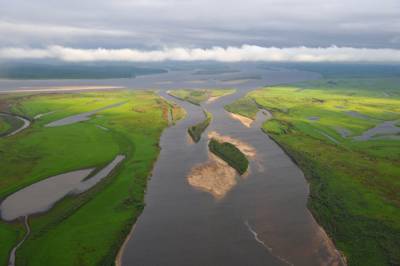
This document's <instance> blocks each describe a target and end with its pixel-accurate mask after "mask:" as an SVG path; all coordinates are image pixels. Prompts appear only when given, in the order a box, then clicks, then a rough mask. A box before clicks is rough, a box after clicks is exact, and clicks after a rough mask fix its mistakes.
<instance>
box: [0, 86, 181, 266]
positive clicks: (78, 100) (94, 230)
mask: <svg viewBox="0 0 400 266" xmlns="http://www.w3.org/2000/svg"><path fill="white" fill-rule="evenodd" d="M122 101H127V103H126V104H124V105H121V106H118V107H115V108H111V109H107V110H103V111H101V112H99V113H97V114H95V115H93V116H92V117H91V119H90V120H88V121H85V122H81V123H75V124H71V125H66V126H61V127H51V128H50V127H44V125H46V124H47V123H49V122H51V121H55V120H57V119H60V118H64V117H67V116H70V115H74V114H79V113H82V112H87V111H92V110H95V109H98V108H101V107H104V106H107V105H110V104H113V103H117V102H122ZM0 102H1V103H3V104H1V105H0V106H2V107H7V108H8V109H7V110H1V111H11V112H13V113H17V114H21V115H24V116H27V117H30V118H34V117H35V116H37V115H39V114H46V115H44V116H42V117H40V118H39V119H37V120H34V122H33V123H32V126H31V127H29V128H28V129H25V130H24V131H22V132H20V133H18V134H16V135H15V136H11V137H4V138H0V154H1V160H0V169H1V172H0V199H1V198H5V197H6V196H7V195H10V194H11V193H13V192H15V191H17V190H18V189H21V188H23V187H25V186H28V185H30V184H32V183H34V182H37V181H39V180H42V179H44V178H47V177H49V176H53V175H57V174H60V173H64V172H68V171H72V170H77V169H81V168H89V167H100V166H103V165H105V164H107V163H108V162H110V161H111V160H112V159H113V158H114V157H115V156H116V155H117V154H125V155H126V159H125V160H124V162H123V163H122V164H121V165H120V166H119V167H118V168H117V169H116V170H115V171H114V172H113V173H112V174H111V175H110V176H109V177H107V178H105V179H104V180H103V181H102V182H100V183H99V184H98V185H96V186H95V187H94V188H92V189H91V190H89V191H87V192H85V193H83V194H80V195H78V196H75V197H67V198H65V199H64V200H62V201H61V202H59V203H58V204H56V206H55V207H54V208H53V209H52V210H51V211H49V212H47V213H45V214H41V215H37V216H34V217H30V225H31V230H32V233H31V236H30V237H29V238H28V240H27V241H26V242H25V243H24V244H23V245H22V246H21V247H20V249H19V250H18V252H17V265H111V264H113V262H114V258H115V255H116V254H117V251H118V248H119V246H120V244H121V243H122V241H123V240H124V237H125V236H126V235H127V233H128V232H129V230H130V228H131V226H132V223H134V222H135V220H136V218H137V217H138V215H139V213H140V212H141V210H142V209H143V206H144V203H143V197H144V191H145V187H146V182H147V177H148V176H149V173H150V171H151V169H152V166H153V163H154V162H155V160H156V158H157V155H158V153H159V145H158V141H159V137H160V135H161V132H162V130H163V129H164V128H165V127H167V125H168V113H171V112H172V113H174V115H173V118H174V119H177V118H180V117H182V116H183V115H184V113H183V111H182V110H181V109H180V108H179V107H178V106H173V105H170V104H169V103H167V102H166V101H165V100H163V99H161V98H160V97H159V96H158V95H156V94H155V93H154V92H151V91H128V90H120V91H115V90H114V91H102V92H79V93H53V94H9V95H1V96H0ZM9 104H11V107H10V108H11V109H10V108H9V107H8V106H9ZM3 109H4V108H3ZM23 234H24V232H23V228H22V224H21V223H17V222H14V223H5V222H0V236H1V237H0V246H1V249H0V264H2V265H6V263H7V259H8V255H9V252H10V250H11V248H12V247H13V246H14V245H15V243H17V241H18V240H19V239H21V237H22V235H23Z"/></svg>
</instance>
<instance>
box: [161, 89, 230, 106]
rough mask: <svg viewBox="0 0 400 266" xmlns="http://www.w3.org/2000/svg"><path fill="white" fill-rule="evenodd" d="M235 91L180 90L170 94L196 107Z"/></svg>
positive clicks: (172, 91)
mask: <svg viewBox="0 0 400 266" xmlns="http://www.w3.org/2000/svg"><path fill="white" fill-rule="evenodd" d="M234 91H235V90H234V89H180V90H171V91H169V92H168V93H169V94H170V95H171V96H174V97H176V98H179V99H182V100H184V101H187V102H190V103H192V104H195V105H200V104H201V103H202V102H204V101H207V100H212V99H213V98H214V99H215V98H218V97H222V96H225V95H228V94H231V93H233V92H234Z"/></svg>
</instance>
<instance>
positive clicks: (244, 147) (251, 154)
mask: <svg viewBox="0 0 400 266" xmlns="http://www.w3.org/2000/svg"><path fill="white" fill-rule="evenodd" d="M208 138H209V139H212V138H214V139H216V140H217V141H219V142H230V143H232V144H233V145H235V146H236V147H237V148H238V149H239V150H240V151H241V152H243V153H244V155H246V157H248V158H249V159H254V158H255V157H256V155H257V151H256V149H255V148H254V147H253V146H251V145H249V144H247V143H245V142H243V141H241V140H238V139H235V138H232V137H230V136H223V135H220V134H219V133H218V132H215V131H212V132H209V133H208Z"/></svg>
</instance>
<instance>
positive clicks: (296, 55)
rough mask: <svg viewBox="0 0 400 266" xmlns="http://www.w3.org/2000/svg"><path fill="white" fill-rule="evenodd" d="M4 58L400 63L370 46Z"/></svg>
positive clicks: (54, 50) (76, 52)
mask: <svg viewBox="0 0 400 266" xmlns="http://www.w3.org/2000/svg"><path fill="white" fill-rule="evenodd" d="M0 59H5V60H7V59H57V60H61V61H66V62H94V61H120V62H162V61H168V60H171V61H217V62H243V61H248V62H256V61H266V62H394V63H400V50H398V49H384V48H381V49H367V48H351V47H336V46H331V47H326V48H309V47H291V48H276V47H261V46H255V45H243V46H240V47H227V48H223V47H213V48H209V49H201V48H193V49H189V48H164V49H159V50H138V49H102V48H98V49H75V48H68V47H63V46H49V47H47V48H45V49H32V48H0Z"/></svg>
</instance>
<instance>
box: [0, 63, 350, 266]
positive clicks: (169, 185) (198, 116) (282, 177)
mask: <svg viewBox="0 0 400 266" xmlns="http://www.w3.org/2000/svg"><path fill="white" fill-rule="evenodd" d="M236 68H237V69H239V70H240V71H238V72H235V73H225V74H218V75H197V74H193V71H174V72H170V73H167V74H160V75H152V76H144V77H139V78H136V79H129V80H92V81H90V80H87V81H67V80H63V81H14V82H12V81H0V90H10V89H13V90H14V89H16V90H18V89H27V87H29V88H31V87H35V88H36V87H43V88H47V87H48V86H50V87H52V86H60V87H61V86H71V85H83V86H95V85H102V86H125V87H128V88H155V89H159V90H160V92H159V93H160V95H161V96H163V97H164V98H166V99H168V100H170V101H174V102H176V103H177V104H179V105H180V106H182V107H183V108H184V109H185V110H186V112H187V116H186V118H185V119H184V120H182V121H180V122H178V123H177V124H176V125H174V126H171V127H169V128H168V129H166V130H165V131H164V133H163V134H162V136H161V148H162V149H161V153H160V156H159V158H158V160H157V163H156V165H155V167H154V169H153V173H152V176H151V179H150V180H149V183H148V189H147V193H146V198H145V201H146V206H145V208H144V211H143V213H142V214H141V215H140V217H139V219H138V221H137V222H136V224H135V226H134V229H133V231H132V233H131V234H130V236H129V237H128V239H127V241H126V243H125V245H124V248H123V250H122V252H123V253H122V256H121V263H122V265H127V266H128V265H138V266H147V265H148V266H158V265H163V266H165V265H202V266H203V265H341V264H342V262H341V258H340V254H339V253H338V252H337V251H336V249H335V247H334V245H333V244H332V242H331V241H330V240H329V238H328V237H327V235H326V234H325V232H324V231H323V230H322V229H321V227H320V226H319V225H318V224H317V223H316V222H315V220H314V218H313V216H312V215H311V213H310V212H309V210H308V209H307V198H308V193H309V189H308V184H307V181H306V179H305V178H304V175H303V173H302V171H301V170H300V169H299V168H298V167H297V165H296V164H295V163H293V162H292V161H291V159H290V158H289V157H288V156H287V155H286V154H285V153H284V152H283V151H282V149H281V148H280V147H279V146H278V145H277V144H275V143H274V142H273V141H272V140H271V139H270V138H269V137H268V136H267V135H266V134H264V133H263V132H262V131H261V130H260V127H261V124H262V121H261V120H257V121H256V122H255V123H254V124H253V125H252V127H250V128H248V127H245V126H244V125H242V124H241V123H240V122H239V121H237V120H234V119H232V118H231V117H230V115H229V113H228V112H226V111H225V110H224V106H225V105H226V104H228V103H231V102H233V101H235V100H236V99H238V98H240V97H242V96H244V95H245V94H246V93H247V92H249V91H251V90H253V89H256V88H258V87H262V86H266V85H273V84H280V83H289V82H296V81H302V80H309V79H315V78H318V75H316V74H313V73H307V72H300V71H295V70H284V69H259V68H256V67H248V66H246V67H240V66H237V67H236ZM206 87H212V88H213V87H219V88H221V87H234V88H236V89H237V91H236V93H235V94H231V95H229V96H225V97H221V98H219V99H217V100H215V101H212V102H209V103H204V104H203V107H204V108H205V109H207V110H208V111H210V112H211V113H212V114H213V121H212V123H211V125H210V126H209V128H208V129H207V131H206V132H205V133H204V134H203V137H202V139H201V140H200V142H199V143H196V144H194V143H191V142H190V141H188V135H187V128H188V127H189V126H192V125H194V124H196V123H197V122H199V121H201V120H202V119H203V118H204V116H203V113H202V109H201V108H200V107H197V106H194V105H192V104H190V103H187V102H183V101H180V100H177V99H174V98H172V97H170V96H169V95H168V94H167V93H166V90H171V89H175V88H206ZM214 131H215V132H217V133H219V134H220V135H225V136H230V137H232V138H235V139H238V140H240V141H242V142H244V143H247V144H248V145H250V146H252V147H253V148H254V149H255V150H256V157H255V158H254V159H252V160H251V163H250V171H249V174H248V175H246V176H245V177H243V178H242V177H240V178H239V179H238V181H237V183H236V185H235V186H234V187H232V188H231V189H230V190H229V191H228V192H227V193H226V194H225V195H224V197H222V198H218V199H216V198H214V197H213V195H212V194H210V193H208V192H206V191H202V190H199V189H197V188H194V187H192V186H191V185H190V184H189V182H188V180H187V175H188V173H189V172H190V171H191V169H192V168H193V167H194V166H196V165H199V164H201V163H205V162H206V161H208V152H207V151H208V148H207V134H208V133H209V132H214Z"/></svg>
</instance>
